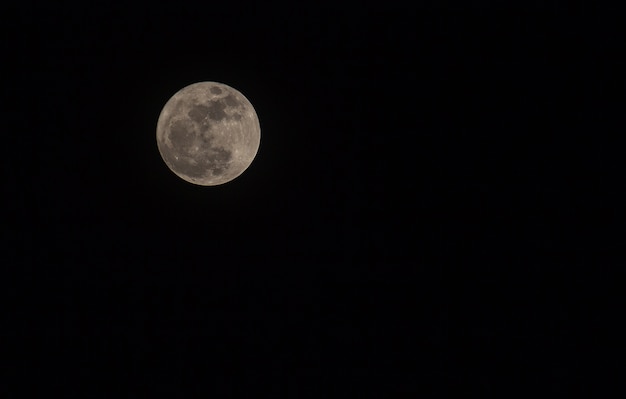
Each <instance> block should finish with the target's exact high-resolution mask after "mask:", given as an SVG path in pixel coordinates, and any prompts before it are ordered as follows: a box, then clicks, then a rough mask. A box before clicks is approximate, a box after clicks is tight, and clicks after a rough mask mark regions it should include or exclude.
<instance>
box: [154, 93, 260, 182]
mask: <svg viewBox="0 0 626 399" xmlns="http://www.w3.org/2000/svg"><path fill="white" fill-rule="evenodd" d="M260 141H261V127H260V125H259V118H258V117H257V115H256V112H255V111H254V108H253V107H252V104H250V101H248V99H247V98H246V97H244V95H243V94H241V93H240V92H238V91H237V90H235V89H233V88H232V87H229V86H227V85H225V84H223V83H217V82H200V83H194V84H192V85H189V86H187V87H184V88H183V89H181V90H180V91H178V92H177V93H176V94H174V96H173V97H172V98H170V100H169V101H168V102H167V103H166V104H165V107H163V110H162V111H161V115H159V121H158V124H157V145H158V147H159V152H160V153H161V156H162V157H163V160H164V161H165V163H166V164H167V166H168V167H169V168H170V169H171V170H172V172H174V173H175V174H176V175H178V176H179V177H180V178H182V179H184V180H186V181H188V182H190V183H193V184H198V185H202V186H215V185H218V184H223V183H227V182H229V181H231V180H233V179H235V178H236V177H237V176H239V175H241V174H242V173H243V172H244V171H245V170H246V169H247V168H248V166H250V164H251V163H252V161H253V160H254V157H255V156H256V153H257V151H258V149H259V144H260Z"/></svg>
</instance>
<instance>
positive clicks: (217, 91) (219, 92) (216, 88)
mask: <svg viewBox="0 0 626 399" xmlns="http://www.w3.org/2000/svg"><path fill="white" fill-rule="evenodd" d="M211 93H213V94H222V89H220V88H219V87H217V86H213V87H211Z"/></svg>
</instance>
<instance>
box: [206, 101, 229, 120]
mask: <svg viewBox="0 0 626 399" xmlns="http://www.w3.org/2000/svg"><path fill="white" fill-rule="evenodd" d="M225 109H226V105H225V104H224V103H223V102H222V101H211V104H210V105H209V107H208V115H209V119H212V120H214V121H221V120H222V119H224V118H226V117H227V116H228V115H227V114H226V112H225Z"/></svg>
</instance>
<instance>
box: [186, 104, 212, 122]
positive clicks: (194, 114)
mask: <svg viewBox="0 0 626 399" xmlns="http://www.w3.org/2000/svg"><path fill="white" fill-rule="evenodd" d="M208 114H209V107H207V106H206V105H202V104H198V105H196V106H194V107H193V108H191V109H190V110H189V112H187V116H189V117H190V118H191V120H192V121H194V122H198V123H200V122H202V121H203V120H204V118H206V117H207V115H208Z"/></svg>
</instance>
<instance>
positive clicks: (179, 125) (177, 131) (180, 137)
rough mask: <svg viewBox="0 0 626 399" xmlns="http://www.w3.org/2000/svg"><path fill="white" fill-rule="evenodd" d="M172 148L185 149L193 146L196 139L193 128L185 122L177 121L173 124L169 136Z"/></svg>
mask: <svg viewBox="0 0 626 399" xmlns="http://www.w3.org/2000/svg"><path fill="white" fill-rule="evenodd" d="M169 138H170V142H171V143H172V147H174V148H180V149H185V148H188V147H190V146H191V145H192V144H193V139H194V138H195V134H194V129H193V126H191V125H190V124H189V122H187V121H185V120H177V121H174V122H173V123H172V126H171V128H170V134H169Z"/></svg>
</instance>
